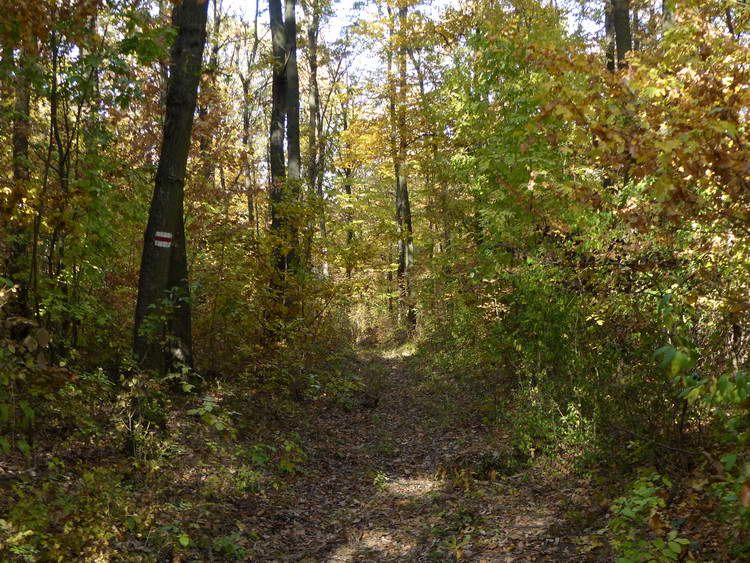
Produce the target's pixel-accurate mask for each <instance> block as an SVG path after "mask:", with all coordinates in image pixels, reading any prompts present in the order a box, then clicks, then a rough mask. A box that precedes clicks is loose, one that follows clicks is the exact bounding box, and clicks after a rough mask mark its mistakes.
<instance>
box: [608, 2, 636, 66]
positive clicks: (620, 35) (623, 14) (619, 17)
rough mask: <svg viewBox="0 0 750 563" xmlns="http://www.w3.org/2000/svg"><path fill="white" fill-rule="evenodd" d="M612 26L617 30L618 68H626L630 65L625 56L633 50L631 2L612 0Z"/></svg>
mask: <svg viewBox="0 0 750 563" xmlns="http://www.w3.org/2000/svg"><path fill="white" fill-rule="evenodd" d="M612 25H613V27H614V30H615V47H616V53H617V68H618V69H622V68H626V67H627V66H628V64H627V62H626V61H625V56H626V55H627V54H628V52H629V51H632V50H633V38H632V35H631V32H630V0H612Z"/></svg>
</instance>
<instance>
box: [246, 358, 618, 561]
mask: <svg viewBox="0 0 750 563" xmlns="http://www.w3.org/2000/svg"><path fill="white" fill-rule="evenodd" d="M361 371H362V376H363V377H365V378H366V379H369V382H370V383H369V384H370V387H371V388H372V389H373V394H374V395H376V396H377V397H378V399H377V404H376V405H374V404H373V403H374V402H375V401H374V400H372V397H364V400H362V401H361V402H360V401H355V403H354V404H353V405H352V406H351V408H341V407H340V406H331V405H328V406H325V407H323V406H321V407H320V408H319V410H318V411H317V412H314V413H313V416H312V417H311V419H310V422H309V426H308V427H307V428H305V429H303V431H302V432H301V434H302V437H303V440H304V444H305V448H306V450H307V452H308V454H309V459H308V461H307V463H306V464H305V466H304V468H303V469H302V471H301V472H300V475H299V476H298V477H296V478H295V479H294V480H293V482H292V483H291V485H290V486H289V487H288V488H286V489H285V490H283V491H278V492H276V493H274V494H273V495H271V497H270V498H268V499H266V501H265V502H262V503H257V504H255V505H254V506H252V507H247V508H248V510H250V511H251V512H249V513H248V517H247V520H246V521H245V522H244V526H245V527H246V529H248V530H251V531H252V533H253V534H254V535H255V536H256V537H257V538H258V539H257V540H256V541H255V542H254V545H253V546H252V557H251V560H253V561H332V562H345V561H456V560H460V561H493V562H494V561H605V560H607V557H606V556H605V555H604V554H603V553H601V552H600V553H598V555H597V548H596V543H595V542H592V541H591V540H590V536H589V537H588V538H587V537H586V536H583V534H584V533H591V531H592V529H593V528H592V526H591V525H590V524H589V525H587V524H585V523H581V524H580V526H579V529H578V530H575V531H571V525H570V520H571V515H572V518H573V519H574V520H575V518H576V517H577V515H578V512H576V511H577V510H578V511H580V514H581V515H583V514H584V513H585V510H586V507H588V506H589V505H590V504H591V500H590V498H589V495H588V493H587V489H586V486H585V484H582V483H577V482H576V483H573V482H571V481H570V480H567V482H565V481H566V480H561V481H558V482H555V481H554V480H552V479H548V478H544V477H543V476H539V475H538V474H535V472H534V471H532V470H529V469H526V470H523V471H521V472H516V473H515V474H508V475H498V474H496V472H494V470H490V472H489V476H485V478H486V480H478V479H474V478H469V477H467V475H468V474H469V473H470V469H464V471H463V473H462V472H461V468H462V466H464V465H465V466H466V467H468V466H469V465H470V464H471V458H472V456H473V455H474V454H473V453H472V452H474V453H476V454H477V455H480V454H479V452H486V451H488V450H491V449H492V448H493V447H494V444H495V443H496V442H497V440H498V438H497V436H491V435H489V434H487V433H486V431H483V430H482V429H481V428H477V427H474V428H472V427H470V426H469V427H466V426H467V425H466V424H462V423H461V420H459V418H458V417H457V418H456V420H451V419H450V418H448V419H445V417H444V416H442V417H441V416H440V415H439V413H441V412H442V413H444V412H445V409H441V408H440V405H439V404H437V405H435V404H434V399H432V401H433V403H432V405H431V404H430V400H431V399H430V398H429V397H427V398H426V397H425V395H424V390H423V389H420V385H419V382H418V381H417V379H416V376H415V375H414V373H413V369H410V367H409V361H408V358H404V357H401V356H399V355H396V354H390V355H388V354H386V355H380V356H375V355H372V356H369V357H365V358H363V361H362V365H361ZM420 391H421V392H420ZM438 401H439V400H438ZM362 403H364V405H363V404H362ZM475 426H476V425H475ZM475 476H476V475H475ZM579 519H581V520H585V518H584V517H583V516H581V517H580V518H579ZM563 521H565V522H566V524H565V525H563ZM571 534H572V536H576V535H580V536H581V537H579V538H576V537H571Z"/></svg>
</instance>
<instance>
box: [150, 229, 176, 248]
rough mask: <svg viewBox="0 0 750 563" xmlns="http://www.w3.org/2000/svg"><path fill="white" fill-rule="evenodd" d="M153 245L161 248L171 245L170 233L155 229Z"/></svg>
mask: <svg viewBox="0 0 750 563" xmlns="http://www.w3.org/2000/svg"><path fill="white" fill-rule="evenodd" d="M154 245H155V246H159V247H161V248H169V247H170V246H172V233H165V232H164V231H156V234H155V235H154Z"/></svg>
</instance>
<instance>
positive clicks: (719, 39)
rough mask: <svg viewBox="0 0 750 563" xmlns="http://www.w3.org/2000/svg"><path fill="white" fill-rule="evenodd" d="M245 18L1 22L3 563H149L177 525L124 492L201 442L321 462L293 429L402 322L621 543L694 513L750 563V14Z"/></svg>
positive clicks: (139, 11)
mask: <svg viewBox="0 0 750 563" xmlns="http://www.w3.org/2000/svg"><path fill="white" fill-rule="evenodd" d="M243 7H244V9H243V10H240V9H239V8H238V5H237V4H236V3H230V2H227V1H226V0H225V1H224V2H223V3H222V2H221V1H219V0H211V2H210V5H209V2H208V0H205V1H204V2H201V1H200V0H198V1H190V2H189V1H187V0H185V2H182V3H177V2H174V3H173V2H167V1H165V0H45V1H44V2H19V3H16V4H15V5H13V7H12V9H11V7H10V6H6V7H5V9H3V10H2V11H1V12H0V55H1V56H2V59H1V61H0V170H1V171H2V172H1V173H0V206H1V207H0V210H1V212H0V255H1V257H2V262H1V264H0V270H1V271H0V274H1V275H2V277H1V278H0V339H1V341H0V454H1V455H2V458H0V469H7V472H6V473H7V475H9V477H7V479H6V478H4V477H3V476H4V475H6V473H0V479H2V482H0V486H5V482H6V481H7V487H8V494H7V495H4V499H8V500H7V501H6V500H4V499H3V500H0V507H1V508H2V510H0V554H3V555H4V554H6V553H8V554H11V553H12V554H14V556H15V557H18V558H20V559H23V558H25V559H26V560H34V558H38V559H39V560H48V559H49V560H51V559H54V558H58V559H61V560H69V558H70V557H71V556H72V555H71V554H80V553H86V554H87V555H86V557H89V556H90V557H92V558H93V557H95V556H96V555H97V554H99V555H101V554H106V553H110V552H111V553H114V552H116V551H117V550H120V551H123V550H125V551H127V548H126V547H122V546H123V545H125V544H124V543H123V542H122V541H121V540H122V537H123V535H126V534H127V533H128V530H132V529H133V527H135V526H136V524H131V523H130V520H128V518H135V517H137V518H139V520H138V526H140V525H141V524H142V523H143V522H145V521H146V520H148V521H149V522H150V521H151V520H149V518H150V519H152V520H153V519H156V520H158V517H157V516H154V515H153V514H151V515H150V516H148V517H147V516H144V515H143V514H140V513H139V512H138V510H137V508H136V505H137V501H136V500H134V499H135V498H136V495H135V493H133V491H132V490H130V489H128V488H127V486H126V485H125V484H123V483H124V481H122V480H117V479H113V478H112V475H114V474H116V473H117V474H118V475H119V473H118V471H119V469H118V468H119V467H120V466H119V464H121V463H124V462H122V460H123V459H135V460H138V463H139V464H141V465H139V466H138V467H139V468H140V469H139V471H143V474H146V475H152V474H153V472H154V471H156V469H155V468H158V466H160V465H162V464H164V463H168V462H167V461H165V460H168V459H171V458H170V457H169V455H170V454H169V451H170V448H176V449H179V447H183V446H179V447H178V446H176V445H175V444H178V443H180V441H179V440H178V439H176V438H174V436H175V435H183V436H184V435H186V433H187V434H189V430H186V428H188V427H189V428H193V427H200V428H201V431H200V432H202V433H204V434H205V436H204V438H205V440H206V443H210V444H211V446H210V447H211V448H214V450H212V451H218V450H221V451H222V452H224V453H223V454H222V455H225V454H226V452H227V451H229V449H231V445H230V444H231V443H232V440H235V439H236V438H237V435H236V434H237V429H238V428H240V429H243V431H246V432H248V433H252V432H257V433H258V438H257V439H258V441H259V443H260V441H261V440H265V442H263V443H265V444H268V450H267V451H266V450H265V449H263V448H265V446H263V448H260V450H257V449H256V450H253V452H254V453H249V454H247V456H248V459H249V460H252V461H248V462H247V463H248V466H250V465H251V464H252V463H256V464H260V465H262V463H265V461H263V462H262V463H261V462H260V461H258V460H260V459H267V458H268V457H269V456H271V457H273V455H276V456H277V457H280V458H281V459H282V462H284V463H287V466H289V464H291V467H292V468H294V467H295V466H296V464H298V463H302V460H303V459H304V456H303V455H302V453H299V452H301V449H300V448H301V446H300V445H299V444H298V440H297V439H296V438H294V437H293V435H292V434H284V435H283V436H282V435H281V434H279V432H276V431H275V430H274V428H275V427H274V424H275V422H274V421H275V420H277V418H274V417H280V418H283V416H284V415H285V414H289V413H290V412H292V411H295V409H297V408H299V405H304V404H305V403H306V402H314V401H319V400H334V401H335V400H339V399H341V398H342V397H350V396H351V394H352V393H354V392H356V390H357V389H358V388H360V387H361V386H362V382H360V381H359V380H358V379H357V377H354V376H353V375H352V372H350V370H348V369H347V368H346V366H347V362H348V361H350V360H351V358H352V356H353V354H354V348H355V346H356V345H364V346H374V345H376V344H377V345H383V344H386V343H390V344H394V343H403V342H404V341H405V340H407V339H408V340H409V341H411V342H413V343H414V344H415V346H416V353H417V355H418V357H419V358H420V360H422V361H421V362H420V366H421V367H420V373H421V374H422V375H423V376H424V378H425V381H426V382H428V383H430V384H431V385H434V386H436V387H439V388H442V389H453V390H454V391H455V392H456V393H459V392H460V391H461V390H463V391H467V392H468V393H469V394H470V396H471V400H472V408H471V410H472V412H473V413H474V414H476V418H477V419H479V420H481V421H482V423H483V424H485V425H489V426H492V427H497V428H502V429H503V430H504V432H506V433H507V436H508V440H509V442H510V443H511V444H512V448H513V451H514V452H515V454H514V455H518V456H520V457H521V458H523V459H525V460H533V461H535V462H539V463H542V464H544V463H549V464H550V465H549V471H561V472H573V473H576V472H578V473H586V474H590V475H592V476H595V477H597V478H602V479H605V478H610V477H613V476H614V478H613V479H612V480H613V481H614V482H615V484H614V485H613V486H614V487H615V488H616V489H617V490H618V494H622V496H621V497H620V499H619V500H618V501H617V502H616V503H615V504H614V505H613V506H614V508H613V510H612V513H611V515H610V519H609V524H608V527H607V528H606V531H605V532H603V535H605V536H606V537H607V538H608V543H609V544H610V545H611V546H612V549H613V550H614V551H615V552H616V553H618V554H619V555H620V556H622V557H624V558H626V559H624V560H628V561H631V560H632V561H641V560H643V561H646V560H676V559H677V558H678V557H683V559H684V558H687V557H694V554H692V552H690V549H691V548H690V546H688V545H687V543H688V542H687V540H685V538H684V537H682V535H680V534H681V532H680V530H679V526H678V525H674V526H672V527H670V525H668V524H667V523H665V522H664V521H663V520H664V519H665V518H666V516H664V510H665V506H666V505H665V500H666V497H667V496H669V497H670V499H671V500H674V499H675V498H679V499H680V502H682V504H679V503H677V502H676V501H675V505H677V504H679V506H681V507H682V508H681V509H684V510H685V511H686V512H687V513H692V512H701V514H702V513H703V511H705V513H706V515H707V516H706V518H708V520H710V521H712V522H714V523H717V522H722V524H720V525H718V524H717V529H720V530H722V533H723V534H724V535H725V536H726V537H727V538H729V541H727V542H725V544H724V546H723V547H724V549H725V551H723V552H721V553H719V552H717V553H718V554H713V555H712V556H713V557H718V558H722V557H728V558H739V557H742V554H743V553H744V550H746V549H748V545H750V544H748V543H747V536H746V534H747V528H748V525H749V524H750V520H749V519H748V514H749V513H748V509H750V457H748V441H749V440H750V426H748V421H749V420H750V418H749V417H750V380H749V379H748V375H747V371H746V370H747V363H748V342H749V340H750V329H749V328H748V327H749V326H750V287H749V286H748V272H749V270H750V247H749V246H748V240H750V237H749V236H748V235H749V234H750V188H749V184H748V183H749V182H750V168H749V167H748V162H750V152H749V151H750V149H749V148H748V147H750V138H749V137H750V129H749V128H748V111H749V108H750V70H749V69H750V36H749V35H748V19H749V18H750V12H749V11H748V8H747V6H746V5H745V4H744V3H743V2H734V1H727V0H673V1H665V2H661V1H656V0H654V1H650V0H639V1H636V0H630V1H628V0H604V1H601V0H590V1H589V0H586V1H581V2H562V3H561V2H548V1H546V0H507V1H502V2H495V1H489V0H472V1H469V2H462V3H460V6H459V5H453V4H451V3H448V5H447V6H445V7H444V8H438V7H435V6H432V7H430V6H427V5H423V4H420V3H419V2H414V1H411V0H398V1H395V0H394V1H391V0H388V1H380V0H377V1H374V2H372V3H366V4H363V5H359V4H357V5H356V6H355V8H356V9H355V11H354V12H353V13H351V14H348V15H349V17H350V18H351V21H350V22H348V23H349V25H347V26H345V27H344V28H343V29H341V33H340V34H339V35H338V36H336V35H335V32H337V31H338V30H337V29H334V28H335V27H336V26H337V25H339V23H340V22H341V21H342V20H343V16H342V15H341V14H339V16H338V18H336V17H335V16H336V15H335V11H336V10H339V11H343V8H342V7H341V6H338V5H333V4H331V3H329V2H327V1H326V0H305V1H303V2H301V5H300V6H299V7H298V6H296V2H295V0H287V1H286V3H285V6H284V11H282V5H281V2H280V0H269V5H268V7H266V6H264V5H263V4H262V3H259V2H256V3H254V4H253V5H251V6H250V5H248V6H245V5H244V3H243ZM266 8H268V9H269V13H268V14H266V13H265V12H264V10H265V9H266ZM206 14H208V21H207V23H206V21H203V20H202V19H201V18H205V17H206ZM267 16H270V18H269V17H267ZM268 20H270V26H269V25H268V23H267V22H268ZM206 29H207V38H206V37H204V33H206V32H205V31H204V30H206ZM203 39H205V41H206V48H205V50H204V49H203V46H202V40H203ZM201 53H202V54H201ZM191 57H192V58H191ZM195 57H198V59H195ZM201 58H202V64H201ZM191 82H192V84H191ZM196 86H197V89H198V90H197V97H195V96H196V94H195V88H196ZM191 90H192V93H191ZM193 97H195V99H193ZM300 105H302V107H300ZM193 106H195V109H193ZM178 122H179V123H178ZM191 122H192V125H191ZM175 124H177V125H175ZM178 125H179V126H178ZM170 147H171V150H172V153H170ZM170 155H171V156H170ZM188 157H189V158H188ZM185 158H188V161H187V164H185V163H184V161H185ZM170 162H178V166H177V167H176V168H174V167H173V168H170V167H169V166H167V165H168V164H169V163H170ZM154 186H156V188H154ZM165 186H167V188H168V189H167V188H165ZM170 186H171V187H170ZM183 186H184V201H183V194H182V188H183ZM164 189H167V191H170V190H171V192H170V193H171V196H170V197H171V198H172V199H171V200H170V201H171V203H169V204H165V205H166V207H164V209H163V210H161V211H158V210H157V212H156V215H154V213H155V212H154V207H153V205H155V204H152V206H151V210H152V211H151V220H149V204H150V202H151V201H152V197H153V199H154V202H156V201H157V199H158V197H157V196H158V195H159V193H161V192H160V190H164ZM163 193H165V194H166V193H167V192H166V191H164V192H163ZM155 194H156V195H155ZM154 217H156V219H154ZM159 217H162V218H168V220H167V221H166V222H164V225H162V224H161V223H159V224H157V223H158V221H157V219H159ZM147 225H148V226H147ZM144 232H145V242H144ZM165 232H166V233H167V234H169V235H170V237H169V238H170V240H171V242H170V244H172V245H173V246H172V247H171V249H170V250H169V252H170V254H169V256H171V258H169V257H168V258H167V259H166V260H161V258H164V257H165V256H167V254H163V255H161V254H159V252H161V250H163V249H164V247H163V245H156V246H154V245H153V244H152V243H153V240H156V239H155V238H154V237H156V238H157V239H159V241H161V242H163V240H162V238H163V235H164V233H165ZM160 233H161V234H160ZM159 237H162V238H159ZM144 244H145V245H146V251H145V252H144V251H143V249H144V246H143V245H144ZM178 250H179V252H178ZM152 254H153V255H154V256H155V257H156V258H153V259H147V257H148V256H151V255H152ZM142 255H143V260H141V256H142ZM157 255H158V256H157ZM159 257H161V258H159ZM159 260H161V261H159ZM170 260H171V262H170ZM141 268H143V270H141ZM139 276H140V279H141V280H142V282H141V285H142V288H141V291H142V293H143V292H144V291H145V290H148V291H146V293H148V299H146V298H145V297H144V298H143V299H144V300H142V301H141V302H140V306H139V308H138V313H137V314H136V301H137V296H138V279H139ZM144 276H145V277H144ZM144 279H146V280H148V279H152V280H154V279H157V280H158V281H157V282H153V283H151V282H149V283H150V285H149V283H146V282H144V281H143V280H144ZM144 283H146V285H144ZM144 288H145V289H144ZM144 295H145V294H144ZM191 311H192V313H191ZM175 319H178V320H175ZM179 319H181V320H179ZM134 323H135V324H136V326H137V327H138V330H137V331H136V332H135V334H136V339H135V340H136V345H135V355H134V353H133V344H134V343H133V335H134ZM191 324H192V327H191ZM191 338H192V351H191V346H190V339H191ZM149 346H152V347H153V346H156V347H157V348H158V349H159V351H158V354H159V361H158V362H144V361H142V360H143V357H144V355H145V353H146V350H148V349H149ZM181 347H182V350H180V348H181ZM165 350H166V353H167V355H168V356H169V358H170V361H169V363H170V366H169V369H166V366H165V364H164V361H163V360H162V357H163V356H164V352H165ZM138 356H140V359H141V362H140V364H139V362H138V359H139V358H138ZM146 368H150V369H146ZM446 408H448V407H446ZM240 412H241V414H240ZM259 413H260V414H259ZM261 419H262V426H263V428H264V429H265V430H263V431H261V430H260V429H259V425H260V424H261V423H260V422H259V421H260V420H261ZM282 426H283V425H279V428H281V427H282ZM269 429H270V430H269ZM265 431H268V432H267V433H266V434H263V432H265ZM180 433H182V434H180ZM170 436H171V437H170ZM220 437H222V438H221V439H220ZM279 444H284V445H283V446H280V445H279ZM254 447H255V446H254ZM274 448H276V449H274ZM298 450H299V452H298ZM271 451H273V452H276V454H271V453H269V452H271ZM87 452H98V453H96V454H95V455H96V456H99V460H98V461H96V460H94V461H92V460H91V459H89V457H90V456H89V457H87V455H88V454H87ZM258 452H260V453H258ZM246 453H247V452H246ZM298 453H299V455H298ZM227 455H228V454H227ZM238 455H239V454H238ZM243 455H244V454H243ZM253 456H255V457H253ZM263 456H265V458H264V457H263ZM295 456H297V457H295ZM74 459H75V460H76V461H72V460H74ZM102 459H106V461H101V460H102ZM552 459H557V460H558V461H556V462H554V463H553V462H552V461H550V460H552ZM2 460H7V468H5V465H4V464H5V463H6V462H5V461H2ZM66 463H67V464H69V465H70V466H72V467H75V469H74V470H72V473H73V474H74V476H73V477H70V475H69V473H70V472H71V468H70V467H67V468H66ZM30 468H31V469H33V470H34V472H35V473H33V476H34V477H35V476H36V474H37V473H36V472H39V471H41V470H40V469H39V468H45V469H44V471H45V475H44V477H43V478H40V479H41V481H39V480H37V481H35V480H34V479H33V478H31V477H28V476H29V475H32V473H24V472H23V471H24V470H26V469H30ZM292 470H293V469H292ZM65 471H68V473H65ZM253 471H255V470H253ZM260 473H261V471H260V470H258V473H257V475H260ZM63 474H65V475H68V477H66V479H68V480H67V481H65V483H64V484H63V482H62V480H60V481H58V480H57V479H58V477H59V476H60V475H63ZM253 478H254V477H253ZM71 479H72V480H71ZM258 479H260V478H258ZM629 482H633V483H635V484H634V485H633V486H632V487H630V488H628V485H627V483H629ZM672 483H675V484H672ZM76 487H78V488H76ZM80 491H83V493H80ZM79 493H80V494H81V495H82V497H81V498H82V499H83V500H80V501H79V500H75V497H76V495H78V494H79ZM254 493H257V494H261V493H260V492H258V491H254ZM667 493H668V494H667ZM698 494H700V495H705V496H702V497H701V498H702V499H710V501H709V500H707V501H706V503H707V504H706V506H707V507H706V506H704V507H703V508H700V509H699V508H695V506H696V504H698V500H696V499H697V498H698V497H697V496H696V495H698ZM691 499H692V500H691ZM88 501H91V502H93V503H94V505H95V506H96V507H99V508H95V509H91V507H90V506H89V505H88V504H87V502H88ZM691 502H692V503H693V504H690V503H691ZM110 504H112V505H116V506H117V507H118V508H117V510H114V511H113V514H112V516H111V518H110V519H109V520H108V519H107V518H109V516H108V517H107V518H104V519H101V514H100V512H101V511H103V510H104V507H106V506H109V505H110ZM45 505H47V506H53V508H42V507H43V506H45ZM99 509H101V510H99ZM691 511H692V512H691ZM63 513H65V514H68V515H70V514H73V515H74V516H70V517H68V516H65V517H62V516H60V514H63ZM134 514H135V515H137V516H133V515H134ZM688 517H689V516H688ZM66 518H68V520H66ZM63 522H72V523H70V525H68V524H67V523H65V524H63ZM159 525H164V523H163V522H161V523H159ZM128 526H130V528H128ZM61 530H64V531H61ZM672 532H674V534H672ZM170 533H171V532H170ZM170 533H166V537H167V538H169V537H173V539H172V540H169V539H167V540H164V541H173V540H174V537H177V538H180V537H181V536H180V535H179V534H178V533H177V532H174V534H172V536H170ZM175 534H177V535H176V536H175ZM678 540H679V541H678ZM683 540H684V541H683ZM181 541H182V540H179V539H178V543H180V542H181ZM660 542H661V543H660ZM175 545H177V544H175ZM118 546H119V547H118ZM185 547H187V544H182V548H185ZM177 549H180V548H179V547H177ZM108 550H109V551H108ZM689 553H690V555H688V554H689ZM110 555H111V554H110ZM649 558H651V559H649Z"/></svg>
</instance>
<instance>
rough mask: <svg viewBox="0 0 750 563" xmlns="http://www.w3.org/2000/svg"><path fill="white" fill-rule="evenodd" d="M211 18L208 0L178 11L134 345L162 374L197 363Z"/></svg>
mask: <svg viewBox="0 0 750 563" xmlns="http://www.w3.org/2000/svg"><path fill="white" fill-rule="evenodd" d="M207 17H208V1H207V0H203V1H201V0H183V1H182V3H181V4H177V5H175V7H174V8H173V10H172V25H174V26H175V28H176V29H177V37H176V39H175V42H174V45H173V46H172V54H171V61H170V72H169V85H168V88H167V99H166V116H165V119H164V133H163V138H162V146H161V154H160V156H159V167H158V169H157V172H156V179H155V182H154V195H153V199H152V200H151V208H150V209H149V217H148V224H147V226H146V231H145V233H144V237H143V238H144V240H143V255H142V258H141V271H140V279H139V283H138V301H137V304H136V310H135V335H134V346H133V350H134V352H135V355H136V357H137V359H138V361H139V363H140V365H141V367H142V368H144V369H153V370H157V371H159V372H161V373H164V372H165V371H166V370H167V369H168V367H170V364H171V363H172V362H175V361H179V362H183V363H186V364H188V365H191V363H192V338H191V333H190V302H189V299H190V294H189V286H188V272H187V254H186V249H185V225H184V217H183V198H184V188H185V174H186V168H187V161H188V154H189V151H190V138H191V133H192V129H193V114H194V113H195V106H196V99H197V94H198V84H199V81H200V75H201V65H202V61H203V49H204V47H205V44H206V20H207ZM167 299H168V302H167V301H166V300H167ZM163 317H166V319H167V321H166V326H165V325H164V324H163V323H162V322H161V320H160V319H161V318H163Z"/></svg>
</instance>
